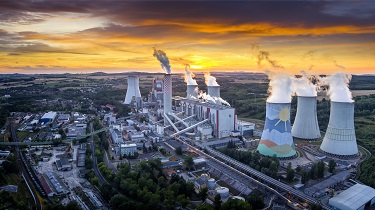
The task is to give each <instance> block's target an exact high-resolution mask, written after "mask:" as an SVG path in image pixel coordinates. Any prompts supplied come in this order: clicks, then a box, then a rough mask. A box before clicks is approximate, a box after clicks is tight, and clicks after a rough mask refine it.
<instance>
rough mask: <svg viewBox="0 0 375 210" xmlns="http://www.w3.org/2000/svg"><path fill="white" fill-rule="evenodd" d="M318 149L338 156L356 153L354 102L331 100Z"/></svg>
mask: <svg viewBox="0 0 375 210" xmlns="http://www.w3.org/2000/svg"><path fill="white" fill-rule="evenodd" d="M320 149H321V150H322V151H324V152H326V153H328V154H331V155H337V156H339V157H347V156H354V155H357V154H358V147H357V141H356V136H355V130H354V103H353V102H335V101H331V113H330V115H329V123H328V127H327V131H326V133H325V136H324V138H323V142H322V144H321V145H320Z"/></svg>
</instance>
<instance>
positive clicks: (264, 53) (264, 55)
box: [258, 51, 284, 69]
mask: <svg viewBox="0 0 375 210" xmlns="http://www.w3.org/2000/svg"><path fill="white" fill-rule="evenodd" d="M263 60H266V61H267V62H268V63H270V64H271V65H272V66H273V68H275V69H277V68H284V67H283V66H281V65H278V64H277V61H275V60H272V59H271V58H270V52H268V51H259V54H258V66H261V64H262V61H263Z"/></svg>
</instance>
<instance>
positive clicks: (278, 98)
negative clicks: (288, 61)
mask: <svg viewBox="0 0 375 210" xmlns="http://www.w3.org/2000/svg"><path fill="white" fill-rule="evenodd" d="M266 74H267V75H268V78H269V79H270V83H269V86H268V92H269V93H270V96H269V97H268V99H267V102H270V103H290V102H291V100H292V93H293V87H292V78H291V77H290V76H289V75H288V74H287V73H282V72H271V71H266Z"/></svg>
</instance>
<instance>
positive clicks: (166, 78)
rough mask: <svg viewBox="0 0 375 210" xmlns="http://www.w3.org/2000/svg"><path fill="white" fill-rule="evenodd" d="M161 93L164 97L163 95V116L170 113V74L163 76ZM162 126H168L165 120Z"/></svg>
mask: <svg viewBox="0 0 375 210" xmlns="http://www.w3.org/2000/svg"><path fill="white" fill-rule="evenodd" d="M163 92H164V95H163V103H164V114H165V115H166V114H168V113H169V112H172V76H171V74H165V76H164V89H163ZM165 115H164V116H165ZM164 118H165V117H164ZM164 125H168V121H167V119H164Z"/></svg>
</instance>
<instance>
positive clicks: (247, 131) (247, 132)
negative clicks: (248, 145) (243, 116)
mask: <svg viewBox="0 0 375 210" xmlns="http://www.w3.org/2000/svg"><path fill="white" fill-rule="evenodd" d="M236 126H237V129H236V130H238V131H239V132H240V134H241V135H242V136H253V131H254V129H255V124H254V123H251V122H246V121H242V120H237V123H236Z"/></svg>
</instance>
